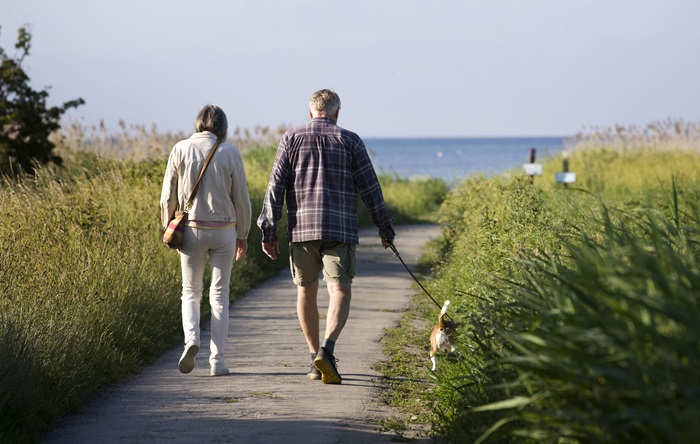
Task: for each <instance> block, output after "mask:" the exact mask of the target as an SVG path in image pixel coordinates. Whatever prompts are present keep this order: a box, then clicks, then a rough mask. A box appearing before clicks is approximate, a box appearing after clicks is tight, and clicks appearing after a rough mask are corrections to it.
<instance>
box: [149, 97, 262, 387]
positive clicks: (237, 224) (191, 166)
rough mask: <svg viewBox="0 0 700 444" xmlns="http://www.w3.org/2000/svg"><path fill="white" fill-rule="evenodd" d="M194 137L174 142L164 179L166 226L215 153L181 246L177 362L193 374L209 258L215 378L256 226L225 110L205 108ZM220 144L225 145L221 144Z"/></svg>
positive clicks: (222, 369) (221, 366) (163, 216)
mask: <svg viewBox="0 0 700 444" xmlns="http://www.w3.org/2000/svg"><path fill="white" fill-rule="evenodd" d="M194 130H195V133H194V134H193V135H192V136H191V137H190V138H188V139H185V140H182V141H180V142H178V143H177V144H175V146H174V147H173V149H172V151H171V152H170V157H169V158H168V166H167V167H166V170H165V177H164V179H163V190H162V192H161V198H160V207H161V223H162V225H163V227H164V228H165V227H167V225H168V222H169V221H170V219H171V218H172V215H173V214H174V212H175V210H178V209H180V210H182V209H185V206H186V204H187V200H188V199H189V197H190V194H191V193H192V189H193V188H194V184H195V183H196V181H197V178H198V177H199V173H200V171H201V169H202V167H203V165H204V162H205V159H206V157H207V154H208V153H209V151H210V150H211V149H212V148H214V147H215V149H216V151H215V152H214V153H213V157H212V158H211V162H210V164H209V166H208V167H207V169H206V170H205V172H204V175H203V176H202V179H201V181H200V184H199V187H198V188H197V191H196V194H195V196H194V201H193V203H192V205H191V207H190V208H189V211H188V217H187V220H188V222H187V224H186V226H185V231H184V233H183V237H182V244H181V246H180V248H179V249H178V251H179V254H180V266H181V268H182V327H183V330H184V334H185V350H184V352H183V353H182V357H181V358H180V362H179V365H178V367H179V369H180V371H181V372H182V373H189V372H191V371H192V369H194V365H195V356H196V355H197V353H198V352H199V347H200V328H199V320H200V312H199V307H200V302H201V299H202V292H203V287H204V269H205V265H206V261H207V257H208V258H209V260H210V262H211V286H210V288H209V304H210V305H211V345H210V349H211V354H210V355H209V364H210V370H211V372H210V374H211V375H212V376H219V375H225V374H228V373H229V369H228V367H227V366H226V363H225V362H224V353H225V349H226V339H227V336H228V316H229V284H230V281H231V267H232V265H233V259H234V257H235V259H236V260H239V259H241V258H242V257H243V256H244V255H245V253H246V250H247V249H248V241H247V238H248V232H249V230H250V225H251V207H250V197H249V195H248V186H247V184H246V174H245V170H244V168H243V160H242V158H241V153H240V151H239V150H238V148H236V147H235V146H233V145H231V144H229V143H225V142H224V140H225V139H226V135H227V132H228V121H227V119H226V114H224V111H223V110H222V109H221V108H219V107H218V106H215V105H206V106H205V107H204V108H202V110H201V111H200V112H199V114H198V115H197V118H196V119H195V122H194ZM217 142H218V143H219V144H218V146H216V145H217Z"/></svg>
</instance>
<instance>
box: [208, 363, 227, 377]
mask: <svg viewBox="0 0 700 444" xmlns="http://www.w3.org/2000/svg"><path fill="white" fill-rule="evenodd" d="M229 373H230V371H229V369H228V367H226V366H225V365H224V364H220V363H217V364H212V366H211V372H210V373H209V374H210V375H212V376H223V375H228V374H229Z"/></svg>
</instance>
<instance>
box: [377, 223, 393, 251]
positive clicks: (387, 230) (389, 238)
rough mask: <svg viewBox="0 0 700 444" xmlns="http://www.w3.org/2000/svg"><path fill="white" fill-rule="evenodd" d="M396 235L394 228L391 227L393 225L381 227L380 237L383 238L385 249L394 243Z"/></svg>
mask: <svg viewBox="0 0 700 444" xmlns="http://www.w3.org/2000/svg"><path fill="white" fill-rule="evenodd" d="M395 237H396V233H394V229H393V228H392V227H391V225H388V226H386V227H382V228H380V229H379V238H380V239H381V240H382V246H383V247H384V249H387V248H389V247H391V245H392V244H393V243H394V238H395Z"/></svg>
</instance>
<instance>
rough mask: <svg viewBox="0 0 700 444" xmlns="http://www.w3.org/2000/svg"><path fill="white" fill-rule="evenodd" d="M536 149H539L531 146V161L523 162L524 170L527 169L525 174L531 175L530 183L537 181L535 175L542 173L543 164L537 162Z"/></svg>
mask: <svg viewBox="0 0 700 444" xmlns="http://www.w3.org/2000/svg"><path fill="white" fill-rule="evenodd" d="M536 151H537V150H535V149H534V148H530V162H529V163H524V164H523V171H525V174H527V175H528V176H530V183H535V176H541V175H542V164H541V163H535V154H536Z"/></svg>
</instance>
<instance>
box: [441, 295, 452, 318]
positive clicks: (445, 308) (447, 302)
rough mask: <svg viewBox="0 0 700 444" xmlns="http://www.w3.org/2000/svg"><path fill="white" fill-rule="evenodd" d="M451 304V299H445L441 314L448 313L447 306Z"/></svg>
mask: <svg viewBox="0 0 700 444" xmlns="http://www.w3.org/2000/svg"><path fill="white" fill-rule="evenodd" d="M449 306H450V300H449V299H448V300H446V301H445V305H443V306H442V310H440V314H441V315H444V314H445V313H447V307H449Z"/></svg>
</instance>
